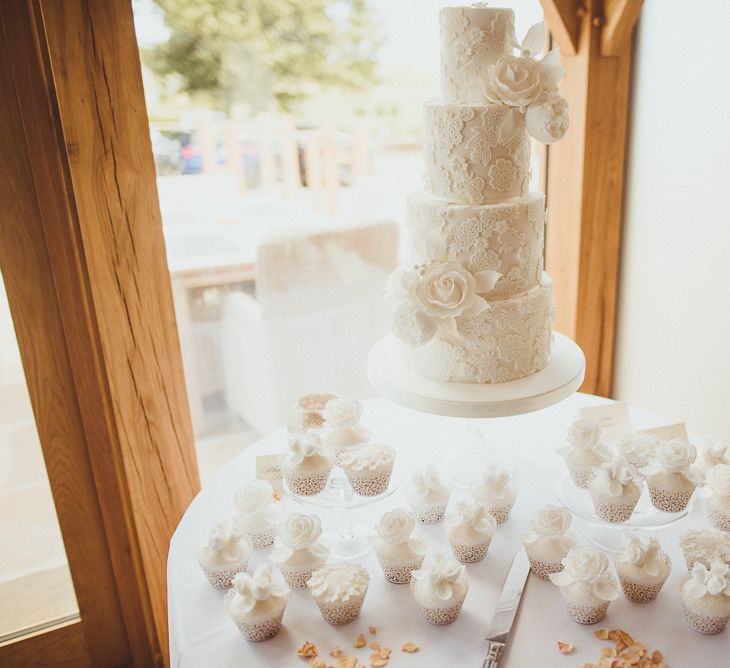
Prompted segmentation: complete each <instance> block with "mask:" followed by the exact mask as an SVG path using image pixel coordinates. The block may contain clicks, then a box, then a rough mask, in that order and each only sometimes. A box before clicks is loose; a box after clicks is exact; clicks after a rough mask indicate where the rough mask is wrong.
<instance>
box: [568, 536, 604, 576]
mask: <svg viewBox="0 0 730 668" xmlns="http://www.w3.org/2000/svg"><path fill="white" fill-rule="evenodd" d="M563 566H564V567H565V570H566V572H567V573H568V574H570V576H571V577H572V578H573V579H574V580H580V581H582V582H591V581H593V580H595V579H597V578H598V577H600V576H601V575H602V574H603V572H604V571H605V570H606V569H607V568H608V558H607V557H606V555H605V554H604V553H603V552H601V551H600V550H597V549H596V548H595V547H591V546H590V545H576V546H575V547H573V548H571V550H570V552H568V554H567V555H566V557H565V558H564V559H563Z"/></svg>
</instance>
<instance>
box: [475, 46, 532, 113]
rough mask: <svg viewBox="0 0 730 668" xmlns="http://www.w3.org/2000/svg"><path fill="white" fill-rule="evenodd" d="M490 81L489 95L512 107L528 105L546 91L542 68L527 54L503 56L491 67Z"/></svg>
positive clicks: (495, 100)
mask: <svg viewBox="0 0 730 668" xmlns="http://www.w3.org/2000/svg"><path fill="white" fill-rule="evenodd" d="M488 81H489V86H488V91H487V95H488V97H489V98H490V99H491V100H492V101H494V102H502V103H503V104H506V105H509V106H510V107H526V106H527V105H529V104H531V103H532V102H534V101H535V100H537V98H538V97H540V95H542V93H543V91H544V85H543V82H542V77H541V72H540V68H539V67H538V65H537V63H536V62H535V60H534V58H530V57H525V56H502V57H501V58H500V59H499V60H498V61H497V62H496V64H495V65H492V66H491V67H490V68H489V79H488Z"/></svg>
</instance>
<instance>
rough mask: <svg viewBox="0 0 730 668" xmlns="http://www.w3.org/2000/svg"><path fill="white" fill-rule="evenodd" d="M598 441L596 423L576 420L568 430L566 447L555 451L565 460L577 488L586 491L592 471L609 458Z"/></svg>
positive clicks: (597, 425)
mask: <svg viewBox="0 0 730 668" xmlns="http://www.w3.org/2000/svg"><path fill="white" fill-rule="evenodd" d="M600 441H601V427H600V426H599V424H598V423H597V422H594V421H593V420H576V421H575V422H574V423H573V424H572V425H571V426H570V428H569V429H568V445H567V446H565V447H563V448H558V450H557V453H558V454H559V455H562V456H563V458H564V459H565V464H566V466H567V467H568V470H569V471H570V476H571V478H573V482H574V483H575V484H576V485H577V486H578V487H581V488H583V489H588V483H589V482H590V481H591V478H592V477H593V469H595V468H596V467H598V466H600V465H601V464H603V462H604V461H606V459H608V458H609V456H610V454H609V451H608V449H607V448H606V447H605V446H604V445H602V444H601V442H600Z"/></svg>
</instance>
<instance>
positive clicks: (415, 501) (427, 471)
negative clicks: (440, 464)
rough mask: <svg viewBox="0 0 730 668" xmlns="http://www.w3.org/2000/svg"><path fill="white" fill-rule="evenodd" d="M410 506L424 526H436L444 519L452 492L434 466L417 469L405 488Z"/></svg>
mask: <svg viewBox="0 0 730 668" xmlns="http://www.w3.org/2000/svg"><path fill="white" fill-rule="evenodd" d="M405 495H406V500H407V501H408V506H409V507H410V509H411V510H412V511H413V514H414V515H415V516H416V519H417V520H418V521H419V522H421V523H422V524H436V523H437V522H440V521H441V520H442V519H443V518H444V514H445V513H446V506H447V505H448V503H449V497H450V496H451V490H450V489H449V486H448V485H447V484H446V481H445V480H444V477H443V476H442V475H441V473H439V470H438V469H437V468H436V467H435V466H434V465H433V464H427V465H426V466H422V467H420V468H417V469H415V470H414V471H413V472H412V473H411V476H410V478H409V480H408V484H407V485H406V488H405Z"/></svg>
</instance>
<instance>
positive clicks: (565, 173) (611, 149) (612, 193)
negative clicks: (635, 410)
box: [546, 0, 631, 396]
mask: <svg viewBox="0 0 730 668" xmlns="http://www.w3.org/2000/svg"><path fill="white" fill-rule="evenodd" d="M587 8H588V12H587V13H586V15H585V16H583V17H582V19H581V21H582V26H581V27H580V30H579V34H580V41H579V43H578V51H577V53H576V55H575V56H567V55H565V54H563V66H564V67H566V69H567V74H566V76H565V79H564V82H563V92H564V95H565V97H566V99H567V100H568V103H569V105H570V113H571V128H570V130H569V132H568V134H567V136H566V137H565V139H564V140H563V141H562V142H559V143H557V144H554V145H552V146H551V147H550V149H549V152H548V191H547V192H548V210H549V212H550V213H549V221H548V226H547V237H546V268H547V271H548V272H549V273H550V274H551V275H552V276H553V279H554V282H555V291H554V297H555V305H556V311H557V315H556V322H555V328H556V329H557V330H558V331H560V332H563V333H565V334H567V335H568V336H570V337H572V338H574V339H575V340H576V341H577V342H578V344H580V346H581V347H582V348H583V350H584V351H585V353H586V358H587V369H586V381H585V384H584V385H583V390H584V391H586V392H592V393H596V394H600V395H604V396H609V395H610V393H611V384H612V370H613V352H614V334H615V319H616V297H617V286H618V271H619V256H620V245H621V220H622V205H623V191H624V158H625V146H626V126H627V117H628V104H629V85H630V72H631V42H630V41H628V42H626V44H625V45H624V47H623V50H622V52H621V54H620V55H618V56H613V57H605V56H603V55H601V50H600V41H601V23H602V21H601V17H600V13H599V10H600V2H599V1H598V0H590V1H589V2H588V6H587Z"/></svg>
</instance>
